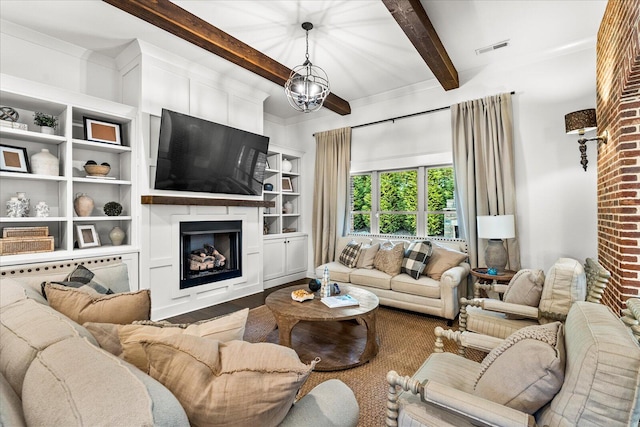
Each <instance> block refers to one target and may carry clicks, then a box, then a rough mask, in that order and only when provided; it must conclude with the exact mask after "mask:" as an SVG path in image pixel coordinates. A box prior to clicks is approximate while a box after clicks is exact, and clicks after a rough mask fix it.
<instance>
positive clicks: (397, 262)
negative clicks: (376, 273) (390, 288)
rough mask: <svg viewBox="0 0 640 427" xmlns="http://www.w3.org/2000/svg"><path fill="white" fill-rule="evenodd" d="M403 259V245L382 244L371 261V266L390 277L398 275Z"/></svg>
mask: <svg viewBox="0 0 640 427" xmlns="http://www.w3.org/2000/svg"><path fill="white" fill-rule="evenodd" d="M403 259H404V245H403V244H402V243H398V244H396V245H394V244H393V243H391V242H384V243H383V244H381V245H380V249H379V250H378V252H377V253H376V256H375V258H374V259H373V266H374V267H375V268H376V269H377V270H380V271H383V272H385V273H387V274H388V275H390V276H396V275H398V274H400V269H401V268H402V260H403Z"/></svg>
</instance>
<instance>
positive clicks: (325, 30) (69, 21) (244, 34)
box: [0, 0, 607, 119]
mask: <svg viewBox="0 0 640 427" xmlns="http://www.w3.org/2000/svg"><path fill="white" fill-rule="evenodd" d="M174 3H176V4H178V5H179V6H180V7H182V8H184V9H186V10H188V11H190V12H191V13H194V14H195V15H197V16H199V17H201V18H203V19H205V20H207V21H209V22H210V23H211V24H213V25H214V26H216V27H218V28H220V29H221V30H223V31H225V32H227V33H229V34H231V35H232V36H234V37H236V38H237V39H239V40H241V41H243V42H244V43H246V44H248V45H250V46H252V47H253V48H255V49H257V50H259V51H261V52H263V53H265V54H266V55H268V56H270V57H272V58H274V59H275V60H277V61H278V62H280V63H282V64H284V65H286V66H287V67H289V68H293V67H294V66H296V65H299V64H300V63H302V62H303V61H304V50H305V41H304V36H305V33H304V30H302V28H301V26H300V25H301V24H302V22H304V21H309V22H312V23H313V24H314V29H313V30H312V31H310V33H309V48H310V52H309V54H310V59H311V61H312V62H313V63H314V64H315V65H318V66H320V67H322V68H323V69H324V70H325V71H326V72H327V74H328V76H329V80H330V84H331V90H332V92H334V93H335V94H336V95H338V96H339V97H341V98H343V99H346V100H347V101H349V102H352V101H354V100H357V99H361V98H366V97H369V96H373V95H376V94H380V93H384V92H388V91H391V90H394V89H398V88H401V87H405V86H410V85H413V84H417V83H420V82H425V81H429V80H433V79H434V77H433V74H432V73H431V71H430V70H429V68H428V67H427V65H426V64H425V63H424V61H423V60H422V58H420V56H419V55H418V54H417V52H416V51H415V49H414V47H413V46H412V45H411V43H410V42H409V40H408V39H407V37H406V36H405V34H404V33H403V32H402V30H401V29H400V27H399V26H398V24H397V23H396V21H395V20H394V19H393V17H392V16H391V14H390V13H389V11H388V10H387V9H386V7H385V6H384V4H383V3H382V1H380V0H269V1H266V0H208V1H207V0H175V1H174ZM606 3H607V2H606V0H586V1H581V0H565V1H563V0H536V1H534V0H493V1H489V0H422V4H423V6H424V8H425V10H426V11H427V14H428V15H429V17H430V19H431V22H432V24H433V26H434V27H435V29H436V31H437V32H438V35H439V36H440V39H441V40H442V43H443V44H444V46H445V48H446V49H447V51H448V53H449V56H450V57H451V59H452V61H453V64H454V65H455V67H456V69H457V70H458V73H460V74H461V75H463V76H462V78H461V81H460V85H461V86H463V85H464V84H465V77H466V78H467V79H468V78H470V76H473V75H474V74H475V73H477V72H479V71H480V70H481V69H482V68H483V67H485V66H487V65H489V64H493V63H496V62H500V61H520V60H526V59H527V58H530V57H536V56H539V55H547V54H553V53H554V52H562V51H564V50H572V49H578V48H584V47H585V46H589V47H591V48H593V46H594V45H595V37H596V34H597V31H598V27H599V25H600V21H601V20H602V16H603V14H604V9H605V7H606ZM0 17H2V19H4V20H8V21H11V22H14V23H16V24H19V25H21V26H24V27H28V28H30V29H33V30H36V31H38V32H41V33H45V34H47V35H50V36H52V37H55V38H58V39H61V40H64V41H67V42H69V43H72V44H75V45H79V46H81V47H83V48H86V49H89V50H93V51H96V52H100V53H102V54H104V55H107V56H110V57H115V56H116V55H117V54H118V53H120V52H121V50H122V49H123V48H124V47H125V46H127V45H128V44H129V43H130V42H131V41H132V40H133V39H136V38H138V39H141V40H144V41H146V42H148V43H151V44H153V45H156V46H158V47H161V48H164V49H166V50H168V51H171V52H174V53H176V54H178V55H180V56H182V57H185V58H187V59H189V60H192V61H195V62H198V63H200V64H201V65H205V66H209V67H212V68H214V69H215V70H216V71H219V72H221V73H222V74H227V75H230V76H233V77H235V78H237V79H240V80H243V81H245V82H249V84H251V85H252V86H255V87H257V88H259V89H261V90H264V91H266V92H268V93H269V94H270V95H271V96H270V97H269V98H268V99H267V101H266V103H265V112H267V113H269V114H272V115H274V116H277V117H281V118H283V119H286V118H290V117H294V116H296V115H300V114H303V113H298V112H296V111H294V110H293V109H292V108H291V107H289V105H288V103H287V101H286V99H285V97H284V93H283V89H282V87H280V86H278V85H276V84H275V83H271V82H268V81H266V80H264V79H262V78H260V77H258V76H256V75H254V74H252V73H249V72H248V71H245V70H240V69H238V67H236V66H234V65H232V64H230V63H228V62H226V61H224V60H222V59H220V58H218V57H216V56H214V55H213V54H211V53H209V52H206V51H204V50H202V49H200V48H198V47H195V46H193V45H191V44H189V43H187V42H185V41H183V40H181V39H178V38H177V37H175V36H173V35H171V34H169V33H167V32H165V31H163V30H161V29H159V28H156V27H154V26H153V25H151V24H148V23H146V22H144V21H142V20H140V19H138V18H135V17H133V16H131V15H129V14H127V13H125V12H123V11H121V10H119V9H117V8H115V7H113V6H111V5H109V4H107V3H104V2H102V1H100V0H44V1H40V0H29V1H25V0H0ZM507 39H508V40H510V46H509V47H507V48H505V49H501V50H497V51H493V52H490V53H487V54H484V55H476V53H475V50H476V49H478V48H481V47H484V46H487V45H491V44H494V43H496V42H499V41H503V40H507ZM594 72H595V70H594Z"/></svg>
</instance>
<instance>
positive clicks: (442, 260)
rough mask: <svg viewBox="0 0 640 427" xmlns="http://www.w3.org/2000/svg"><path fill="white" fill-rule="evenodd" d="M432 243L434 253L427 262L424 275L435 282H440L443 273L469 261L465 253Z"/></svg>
mask: <svg viewBox="0 0 640 427" xmlns="http://www.w3.org/2000/svg"><path fill="white" fill-rule="evenodd" d="M431 243H432V245H433V252H432V253H431V256H430V257H429V261H428V262H427V265H426V266H425V268H424V272H423V273H422V274H424V275H426V276H429V277H431V278H432V279H434V280H440V277H442V273H444V272H445V271H447V270H448V269H450V268H453V267H455V266H456V265H458V264H460V263H461V262H463V261H465V260H466V259H467V256H468V255H467V254H465V253H464V252H458V251H454V250H453V249H448V248H445V247H444V246H441V245H439V244H437V243H435V242H431Z"/></svg>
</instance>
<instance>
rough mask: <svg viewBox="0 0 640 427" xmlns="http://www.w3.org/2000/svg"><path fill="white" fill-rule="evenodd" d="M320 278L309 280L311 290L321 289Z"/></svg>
mask: <svg viewBox="0 0 640 427" xmlns="http://www.w3.org/2000/svg"><path fill="white" fill-rule="evenodd" d="M320 286H321V284H320V280H318V279H311V280H309V290H310V291H311V292H318V291H319V290H320Z"/></svg>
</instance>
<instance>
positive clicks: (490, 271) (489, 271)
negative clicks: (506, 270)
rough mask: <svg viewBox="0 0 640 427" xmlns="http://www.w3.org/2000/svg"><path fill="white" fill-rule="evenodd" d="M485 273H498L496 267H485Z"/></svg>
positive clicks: (492, 274) (493, 274)
mask: <svg viewBox="0 0 640 427" xmlns="http://www.w3.org/2000/svg"><path fill="white" fill-rule="evenodd" d="M487 274H490V275H491V276H497V275H498V269H497V268H487Z"/></svg>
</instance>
